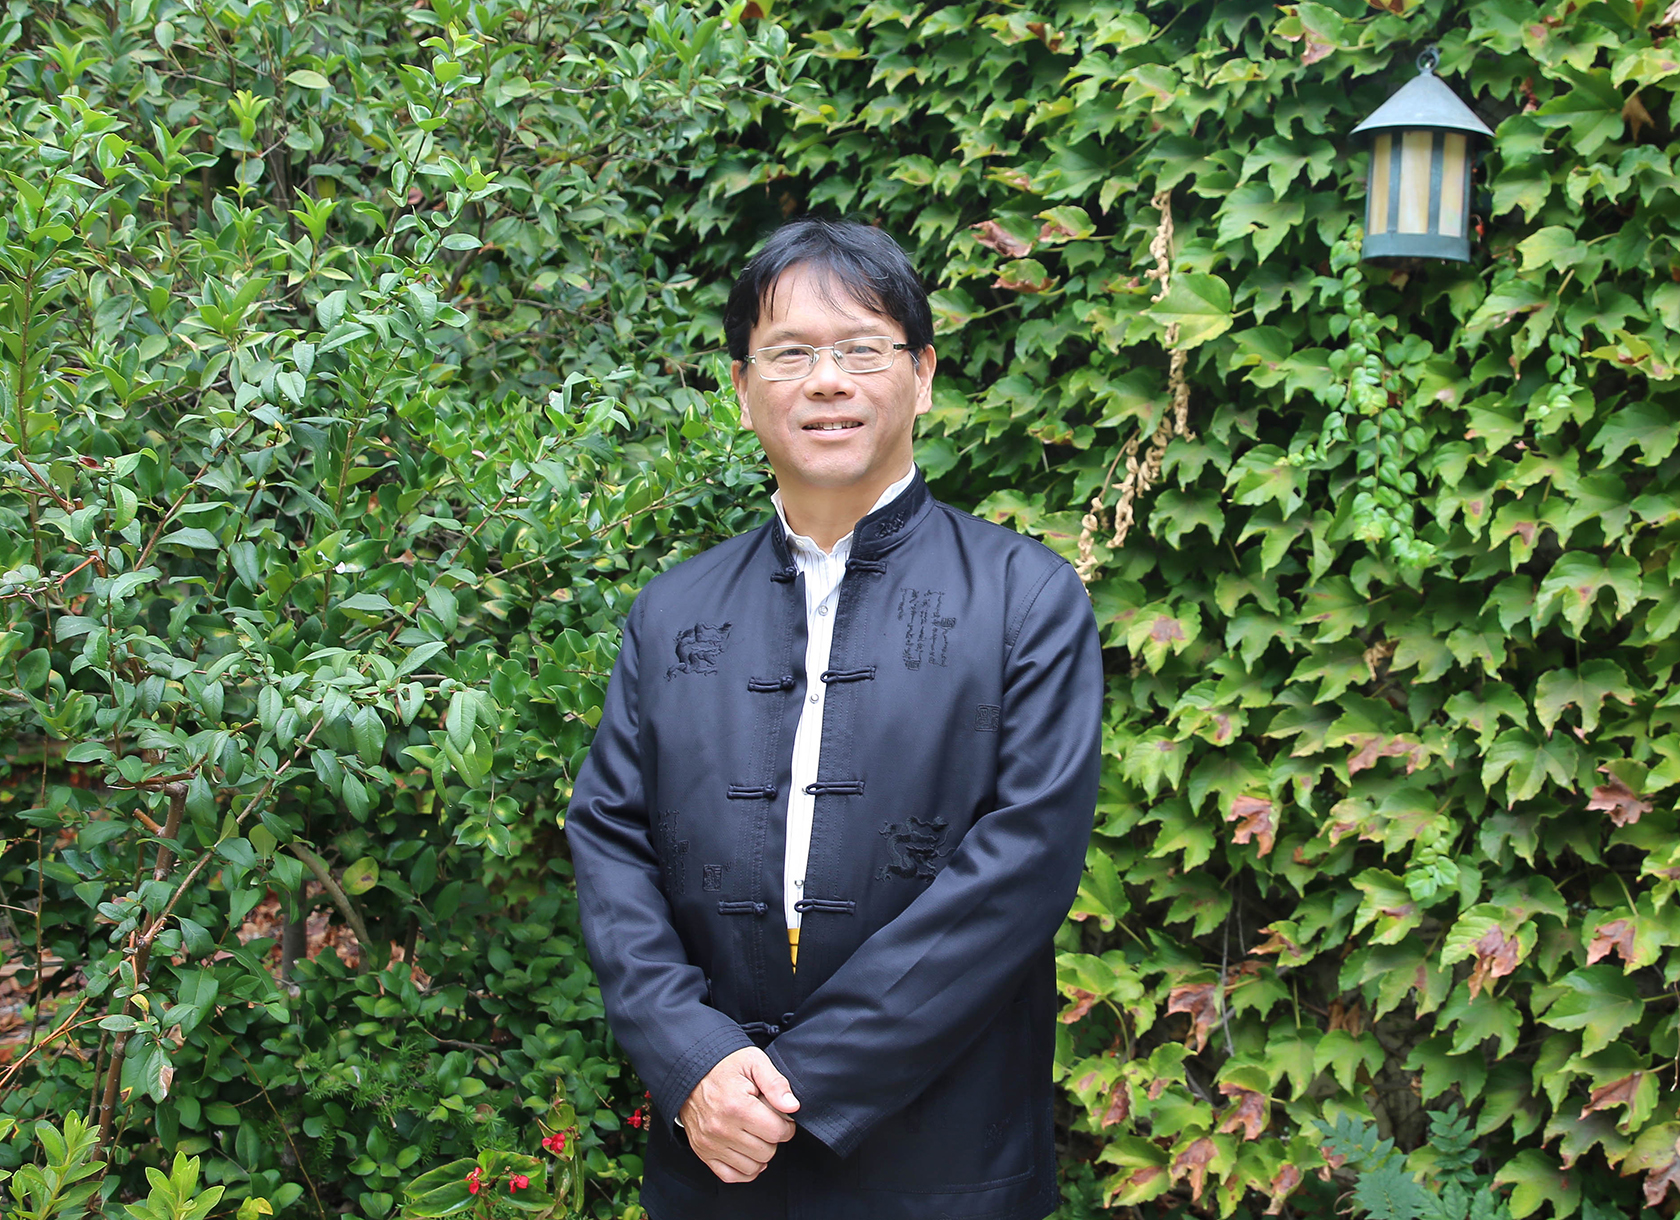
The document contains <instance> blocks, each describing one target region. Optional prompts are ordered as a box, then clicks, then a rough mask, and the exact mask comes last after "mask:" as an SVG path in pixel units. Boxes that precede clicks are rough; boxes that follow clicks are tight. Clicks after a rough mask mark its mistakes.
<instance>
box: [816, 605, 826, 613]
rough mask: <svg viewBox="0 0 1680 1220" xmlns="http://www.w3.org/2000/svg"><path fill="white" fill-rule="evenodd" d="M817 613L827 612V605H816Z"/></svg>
mask: <svg viewBox="0 0 1680 1220" xmlns="http://www.w3.org/2000/svg"><path fill="white" fill-rule="evenodd" d="M817 613H818V614H827V613H828V606H827V605H826V604H825V605H821V606H818V607H817Z"/></svg>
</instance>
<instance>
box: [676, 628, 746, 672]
mask: <svg viewBox="0 0 1680 1220" xmlns="http://www.w3.org/2000/svg"><path fill="white" fill-rule="evenodd" d="M734 625H735V624H734V623H721V624H720V623H695V624H694V626H692V627H684V628H683V629H682V630H681V631H679V632H677V638H676V640H675V642H674V647H675V649H676V653H677V663H676V664H675V665H673V666H671V668H669V669H667V670H666V671H665V680H666V681H667V682H669V681H670V680H671V679H672V678H674V677H676V676H677V675H678V674H715V673H717V666H718V658H719V657H721V656H722V655H723V650H724V649H725V648H727V647H728V646H729V629H730V628H731V627H733V626H734Z"/></svg>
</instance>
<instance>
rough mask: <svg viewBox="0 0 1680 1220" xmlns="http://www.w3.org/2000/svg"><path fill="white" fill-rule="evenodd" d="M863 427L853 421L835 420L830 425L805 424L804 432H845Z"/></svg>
mask: <svg viewBox="0 0 1680 1220" xmlns="http://www.w3.org/2000/svg"><path fill="white" fill-rule="evenodd" d="M861 427H863V425H862V424H861V423H859V422H858V421H857V420H855V419H842V420H835V421H834V422H832V423H818V424H805V425H804V430H805V431H806V432H845V431H847V430H848V429H851V428H861Z"/></svg>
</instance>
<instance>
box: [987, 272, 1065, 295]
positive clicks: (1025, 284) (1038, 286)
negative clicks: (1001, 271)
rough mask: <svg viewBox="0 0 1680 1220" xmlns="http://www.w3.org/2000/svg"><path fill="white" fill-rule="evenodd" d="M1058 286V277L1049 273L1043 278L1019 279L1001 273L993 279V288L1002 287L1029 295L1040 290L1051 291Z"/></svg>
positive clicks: (1007, 290)
mask: <svg viewBox="0 0 1680 1220" xmlns="http://www.w3.org/2000/svg"><path fill="white" fill-rule="evenodd" d="M1055 286H1056V277H1055V276H1053V275H1047V276H1045V277H1044V278H1043V279H1041V280H1018V279H1015V278H1013V277H1011V276H1007V275H1000V276H998V277H997V279H995V280H993V281H992V287H993V288H1002V289H1004V290H1005V291H1006V292H1022V293H1026V294H1027V295H1028V296H1032V295H1035V294H1037V293H1040V292H1049V291H1050V290H1051V289H1052V288H1054V287H1055Z"/></svg>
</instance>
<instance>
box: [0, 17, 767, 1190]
mask: <svg viewBox="0 0 1680 1220" xmlns="http://www.w3.org/2000/svg"><path fill="white" fill-rule="evenodd" d="M8 14H9V15H8V16H7V17H6V18H5V19H4V21H3V22H0V47H3V48H4V54H3V63H0V164H3V165H4V166H5V167H6V170H7V171H8V181H9V183H10V186H9V188H8V194H7V199H6V208H7V210H6V213H5V219H4V222H3V223H4V228H3V231H0V336H3V337H4V342H3V344H0V573H3V575H0V691H3V695H4V697H3V698H0V736H3V738H4V740H5V742H6V750H5V767H4V769H5V772H6V774H5V777H4V784H3V786H0V787H3V792H4V797H5V800H4V801H3V802H0V954H4V956H5V958H6V959H8V960H7V963H6V964H8V965H10V966H12V967H14V969H13V970H10V971H8V974H9V976H10V978H11V980H12V981H13V982H15V984H16V985H17V986H19V987H21V988H22V991H23V996H24V998H25V1000H26V1001H27V1006H26V1008H25V1011H24V1013H23V1019H24V1021H25V1023H26V1025H25V1027H24V1028H23V1029H21V1030H19V1031H18V1035H17V1038H18V1040H17V1042H16V1044H15V1045H13V1046H8V1050H9V1051H11V1052H12V1060H11V1062H10V1063H9V1064H7V1065H3V1066H0V1072H3V1078H0V1109H3V1111H4V1113H5V1114H6V1115H7V1116H9V1117H11V1118H13V1119H15V1120H17V1121H16V1123H15V1127H14V1128H13V1129H12V1130H11V1131H10V1133H9V1138H8V1139H7V1140H6V1142H4V1143H0V1170H10V1171H13V1176H12V1178H11V1180H10V1182H9V1183H7V1184H6V1186H5V1189H6V1190H7V1191H9V1192H10V1194H11V1195H12V1197H13V1199H23V1198H26V1197H27V1198H34V1197H35V1196H36V1195H37V1194H38V1193H39V1189H40V1184H41V1182H43V1181H46V1179H45V1178H43V1177H42V1176H41V1175H42V1174H46V1173H49V1172H56V1171H51V1170H50V1167H51V1166H52V1165H54V1164H56V1163H57V1161H58V1160H61V1159H62V1158H61V1157H59V1156H58V1151H57V1149H56V1146H54V1145H53V1144H52V1143H51V1141H50V1140H49V1138H48V1136H47V1134H46V1132H47V1131H48V1130H49V1128H47V1127H43V1126H41V1124H40V1122H39V1121H38V1120H41V1119H44V1118H49V1117H50V1118H53V1119H60V1120H61V1121H62V1122H63V1123H64V1124H65V1127H66V1129H67V1130H68V1129H69V1128H70V1126H71V1125H72V1124H73V1123H76V1122H78V1121H79V1119H78V1118H77V1116H78V1115H81V1114H91V1115H92V1120H91V1121H92V1128H91V1132H90V1131H87V1130H83V1129H82V1128H81V1127H77V1128H76V1130H77V1131H78V1132H79V1134H78V1137H77V1138H78V1139H79V1140H82V1141H83V1143H86V1144H87V1147H86V1148H83V1150H82V1151H83V1153H85V1155H84V1157H83V1160H81V1161H79V1162H77V1168H76V1170H75V1172H76V1173H78V1174H83V1175H84V1176H85V1177H86V1179H87V1180H86V1181H80V1182H78V1183H77V1184H76V1185H74V1187H69V1186H66V1187H65V1189H74V1190H75V1191H77V1192H82V1194H84V1195H87V1197H88V1198H91V1194H88V1192H90V1191H93V1190H94V1189H95V1188H97V1191H98V1194H99V1197H100V1199H101V1200H103V1201H104V1209H105V1212H107V1213H109V1214H118V1213H117V1212H116V1211H113V1209H116V1208H119V1207H120V1206H121V1205H124V1204H128V1203H130V1202H131V1201H133V1200H137V1199H141V1198H143V1197H145V1196H146V1189H147V1183H148V1181H152V1182H154V1183H155V1182H156V1181H157V1179H156V1178H154V1177H153V1175H155V1174H165V1173H168V1174H169V1177H168V1178H167V1179H166V1180H168V1181H171V1182H175V1183H176V1185H175V1186H173V1187H171V1188H170V1189H171V1190H172V1191H173V1192H174V1193H173V1194H170V1195H169V1196H168V1198H167V1199H165V1198H163V1197H162V1196H158V1195H156V1194H154V1195H153V1196H152V1198H153V1204H154V1205H155V1206H154V1210H156V1209H157V1208H162V1209H163V1210H162V1211H158V1213H157V1214H159V1215H163V1214H169V1215H175V1214H177V1213H180V1214H185V1212H184V1211H183V1210H182V1209H187V1210H192V1211H193V1213H194V1214H195V1215H196V1214H199V1211H201V1210H203V1209H208V1208H210V1207H214V1208H218V1209H220V1210H222V1211H226V1210H229V1209H232V1208H233V1207H234V1206H235V1205H241V1206H242V1205H243V1203H246V1202H250V1201H251V1200H255V1199H263V1200H266V1201H267V1204H268V1205H272V1207H273V1208H274V1210H275V1211H276V1212H280V1213H290V1214H310V1215H323V1216H324V1215H327V1214H336V1213H338V1212H341V1211H344V1210H347V1209H348V1210H351V1211H355V1212H358V1213H360V1214H363V1215H366V1216H368V1217H370V1218H372V1220H379V1218H380V1217H384V1216H387V1215H390V1214H392V1213H393V1212H394V1211H395V1209H396V1208H397V1206H398V1203H399V1201H400V1200H401V1198H402V1190H403V1186H404V1185H405V1184H406V1183H408V1182H409V1181H411V1180H412V1179H414V1178H415V1177H417V1176H420V1175H421V1174H422V1173H423V1172H425V1171H426V1170H427V1169H429V1168H430V1167H431V1166H433V1165H437V1164H443V1163H450V1162H453V1161H455V1160H457V1159H460V1158H463V1157H465V1158H473V1157H480V1158H482V1157H500V1158H503V1159H504V1160H506V1159H507V1158H510V1157H514V1158H517V1157H522V1156H523V1157H540V1159H541V1160H542V1162H543V1163H544V1164H548V1163H550V1162H552V1163H553V1164H554V1165H556V1166H559V1167H561V1168H562V1169H563V1170H564V1172H565V1174H566V1175H568V1176H567V1178H566V1180H567V1181H568V1183H570V1184H571V1185H572V1187H573V1189H572V1190H570V1192H569V1193H568V1194H567V1195H566V1200H565V1207H564V1209H562V1210H565V1211H574V1210H579V1209H581V1211H582V1212H583V1213H585V1214H616V1213H621V1212H622V1211H623V1209H624V1207H625V1206H627V1204H626V1202H625V1199H626V1198H628V1197H630V1196H631V1195H633V1191H634V1185H635V1181H636V1179H637V1177H638V1175H639V1164H640V1163H639V1159H638V1154H639V1141H640V1139H641V1134H640V1131H639V1130H638V1127H637V1126H636V1125H630V1124H628V1123H627V1122H626V1121H625V1120H626V1119H627V1118H628V1117H629V1116H630V1115H632V1114H633V1113H634V1112H635V1110H636V1108H637V1107H638V1106H640V1105H641V1104H642V1089H641V1086H640V1085H639V1084H636V1083H635V1082H634V1081H633V1079H632V1078H631V1077H630V1076H629V1074H628V1072H627V1071H626V1069H625V1068H624V1066H623V1065H622V1064H621V1063H620V1062H619V1060H618V1058H617V1056H616V1055H615V1053H614V1051H613V1049H612V1047H611V1044H610V1040H609V1037H608V1034H607V1030H606V1026H605V1023H604V1020H603V1017H602V1010H601V1005H600V1000H599V996H598V994H597V993H596V991H595V989H594V980H593V975H592V974H591V972H590V970H589V967H588V964H587V962H586V960H585V959H584V957H583V954H582V950H581V945H580V942H579V940H578V937H577V934H576V911H575V899H574V897H573V895H572V891H571V887H570V884H569V881H570V871H569V867H570V866H569V864H568V862H567V860H566V858H565V853H564V848H563V837H562V836H561V834H560V831H559V827H558V823H557V818H558V815H559V813H560V811H561V810H563V808H564V803H565V799H566V797H567V796H568V795H569V792H570V777H571V775H572V774H573V773H574V771H575V767H576V764H577V762H578V760H579V758H580V757H581V753H582V751H583V749H584V748H585V747H586V745H587V741H588V737H589V732H590V726H591V724H592V723H593V719H594V716H595V715H596V714H597V713H596V709H597V707H598V704H599V700H600V695H601V691H602V689H603V686H604V683H605V680H606V676H607V673H608V671H609V670H610V667H611V662H612V657H613V654H614V650H615V648H616V633H617V626H618V620H619V617H620V616H621V615H622V613H623V610H624V608H625V607H626V606H627V605H628V601H629V598H630V597H631V596H633V594H634V591H635V589H636V588H638V587H639V586H640V584H641V583H642V582H643V581H644V580H645V579H646V578H647V577H648V576H649V575H651V574H652V572H654V571H656V570H658V569H659V568H660V567H662V566H665V565H668V564H669V563H672V562H675V561H676V560H678V559H680V558H682V557H684V556H685V555H687V554H691V553H693V552H694V551H695V550H696V549H698V548H699V547H702V546H704V545H706V544H707V543H708V542H709V541H712V540H715V539H717V538H719V537H722V536H724V535H726V534H727V533H730V532H733V531H734V530H736V529H737V528H739V524H740V522H741V521H742V520H743V518H744V515H745V514H746V513H747V512H748V511H750V510H748V509H747V508H746V507H744V505H743V501H744V500H746V499H747V496H746V495H745V492H746V491H748V490H749V489H752V488H755V487H756V486H757V485H758V484H759V483H760V481H761V478H762V476H761V475H760V474H759V472H758V471H757V469H756V468H755V465H754V463H753V461H752V455H751V452H750V451H749V449H748V448H747V446H746V445H745V444H744V443H743V442H742V441H741V440H740V437H739V434H738V430H737V429H736V427H735V424H734V414H733V408H732V407H731V406H729V405H728V404H726V403H725V402H723V401H722V400H720V399H719V398H718V397H717V395H716V394H715V393H707V392H702V389H696V388H694V387H693V386H692V385H688V384H685V380H687V381H693V380H694V379H695V377H696V375H697V374H696V368H695V366H694V365H692V364H690V363H684V361H686V360H687V358H688V357H689V355H690V351H689V344H688V342H687V339H686V335H685V328H686V326H687V325H688V321H687V319H688V317H689V315H690V314H691V312H692V307H691V306H690V304H689V303H688V302H689V299H690V297H691V296H692V295H694V294H695V292H696V289H695V287H694V284H693V282H692V280H689V279H685V277H684V276H683V274H682V273H681V272H680V270H678V269H676V268H675V267H674V266H672V265H668V264H667V263H665V262H663V261H662V260H661V259H660V258H659V257H658V256H657V254H656V253H655V252H653V251H650V250H649V248H648V246H647V242H646V240H645V239H646V237H647V234H648V231H649V230H650V229H653V228H656V227H657V226H658V225H659V224H660V223H661V216H660V212H659V208H658V204H657V196H656V191H655V188H654V185H653V184H654V182H655V180H656V179H657V176H658V175H659V174H661V173H676V172H679V168H678V167H679V166H680V164H681V163H682V162H683V161H685V160H686V159H687V158H688V157H689V156H691V155H704V149H705V147H706V145H707V142H708V141H709V140H711V139H712V138H713V136H712V133H713V132H714V130H716V129H717V127H718V126H719V125H720V124H725V123H739V122H741V121H744V120H745V119H747V118H750V116H751V115H752V114H753V113H754V111H755V109H756V108H758V107H760V106H762V105H764V104H766V103H768V102H770V101H774V100H776V99H777V98H779V97H781V96H784V94H783V93H782V92H781V90H782V88H783V86H782V85H781V84H780V83H777V82H779V81H780V80H781V79H783V78H785V77H786V76H787V75H788V74H789V65H788V64H787V63H786V62H785V59H786V56H785V51H786V43H785V38H784V37H783V35H782V34H781V32H780V31H779V30H778V29H776V28H775V27H772V26H767V25H766V26H762V27H760V28H756V29H752V30H748V29H743V28H742V26H741V24H740V22H739V20H738V13H737V14H736V15H735V17H736V19H733V20H729V19H728V18H729V14H727V13H725V12H721V11H720V12H717V13H713V14H709V15H708V14H696V13H692V12H687V11H678V10H667V9H662V8H653V9H649V10H647V11H645V12H644V11H633V10H626V9H621V8H614V7H606V8H594V7H591V8H588V9H585V8H582V7H579V8H576V9H566V8H559V9H552V10H546V11H541V12H527V11H526V10H524V9H521V8H516V7H515V6H514V5H513V4H511V3H495V2H492V3H475V4H471V5H467V4H451V3H448V2H447V0H440V2H439V3H438V4H437V5H436V6H434V7H432V8H418V9H417V8H414V7H412V6H410V5H406V4H403V5H396V4H379V3H365V4H348V5H336V6H331V7H318V6H307V5H294V4H286V3H269V2H267V0H258V2H257V3H254V4H244V3H239V2H236V0H216V2H214V3H209V4H184V3H179V2H177V0H157V2H154V0H121V2H119V3H117V4H116V5H114V6H105V7H99V8H89V7H85V6H81V5H65V6H55V5H37V6H28V7H24V8H14V9H12V10H8ZM767 74H768V77H773V78H775V79H774V80H772V79H768V77H767ZM743 98H746V99H748V100H743ZM696 150H698V152H697V151H696ZM709 378H710V375H709V374H707V375H705V376H701V377H700V378H699V381H700V385H701V386H702V387H703V388H704V387H705V386H707V385H708V384H709V383H710V382H709ZM317 910H318V911H319V914H317V915H316V916H315V923H314V924H313V925H312V924H311V922H310V919H311V915H312V912H316V911H317ZM326 924H330V926H328V927H325V929H324V931H323V927H322V925H326ZM312 926H313V928H314V931H313V932H312V931H311V928H312ZM312 937H313V940H312V939H311V938H312ZM323 937H324V939H325V940H326V941H327V947H326V948H324V949H323V947H322V944H321V941H322V939H323ZM334 946H336V948H335V947H334ZM340 950H341V951H342V954H343V957H342V959H341V957H340V956H339V951H340ZM561 1118H563V1119H564V1123H563V1124H562V1125H563V1126H565V1127H566V1128H567V1129H570V1130H571V1132H572V1138H571V1140H570V1142H569V1144H568V1146H567V1150H566V1151H565V1153H564V1154H563V1155H561V1156H560V1157H558V1158H557V1157H556V1156H555V1155H554V1154H552V1153H550V1152H543V1151H542V1150H541V1149H540V1147H539V1141H540V1139H541V1138H542V1137H543V1134H544V1127H543V1125H542V1124H543V1123H544V1122H548V1123H550V1124H551V1125H552V1124H553V1123H554V1122H556V1121H559V1120H560V1119H561ZM77 1147H78V1148H82V1144H78V1145H77ZM183 1156H185V1157H187V1158H188V1161H185V1162H184V1161H182V1160H181V1158H182V1157H183ZM172 1158H173V1161H172ZM188 1163H190V1164H191V1165H192V1166H194V1168H193V1170H192V1173H193V1174H195V1175H196V1174H198V1173H199V1170H198V1168H197V1166H199V1165H200V1164H202V1177H203V1180H204V1182H205V1183H206V1187H205V1190H204V1192H203V1193H202V1194H198V1193H195V1191H196V1189H197V1188H196V1187H193V1188H191V1189H189V1185H190V1183H189V1184H186V1185H183V1183H186V1181H187V1180H186V1179H185V1178H180V1174H182V1173H184V1172H185V1170H184V1169H182V1168H181V1167H182V1166H183V1165H185V1164H188ZM510 1163H511V1162H510ZM521 1163H522V1164H523V1163H524V1162H521ZM171 1164H174V1166H175V1169H174V1170H173V1171H172V1172H171V1171H170V1166H171ZM100 1170H103V1171H105V1176H104V1177H103V1179H98V1178H95V1177H93V1176H92V1175H93V1174H94V1173H95V1172H97V1171H100ZM585 1174H587V1178H588V1182H589V1190H588V1192H587V1193H584V1192H583V1191H582V1186H581V1183H582V1181H583V1178H584V1176H585ZM529 1176H532V1180H533V1181H536V1180H538V1177H537V1175H529ZM177 1179H179V1180H177ZM196 1180H197V1178H196V1177H195V1178H194V1179H193V1181H195V1182H196ZM84 1188H86V1189H85V1190H84ZM55 1189H56V1187H55ZM160 1189H161V1188H160ZM212 1194H216V1195H219V1196H220V1197H219V1199H210V1196H211V1195H212ZM534 1197H536V1196H535V1195H531V1196H527V1198H534ZM205 1199H210V1202H209V1203H205V1202H204V1200H205ZM160 1200H161V1201H160ZM85 1201H86V1200H85V1199H82V1200H78V1202H85ZM0 1206H6V1207H8V1208H9V1204H8V1205H0ZM30 1206H37V1208H38V1209H39V1207H40V1206H45V1205H44V1204H31V1205H30ZM55 1206H60V1207H63V1206H65V1205H64V1204H63V1203H62V1200H61V1202H60V1203H59V1204H56V1205H55ZM90 1206H91V1205H90ZM149 1206H151V1205H149ZM557 1206H558V1204H557ZM148 1214H150V1213H148Z"/></svg>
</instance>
